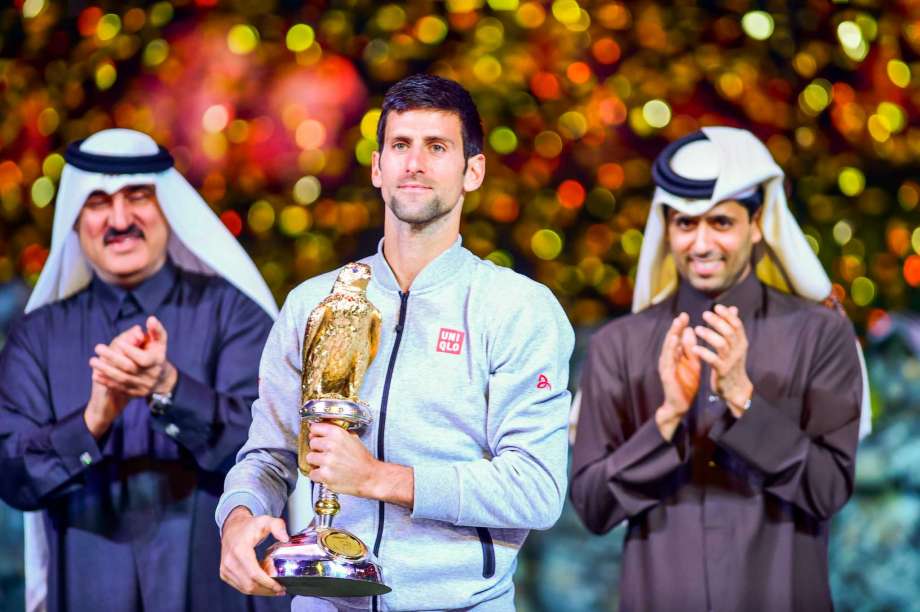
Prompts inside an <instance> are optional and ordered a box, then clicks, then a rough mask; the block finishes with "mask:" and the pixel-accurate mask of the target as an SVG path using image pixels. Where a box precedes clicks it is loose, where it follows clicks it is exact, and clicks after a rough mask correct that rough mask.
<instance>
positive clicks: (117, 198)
mask: <svg viewBox="0 0 920 612" xmlns="http://www.w3.org/2000/svg"><path fill="white" fill-rule="evenodd" d="M74 229H76V231H77V234H78V235H79V237H80V248H81V249H82V250H83V254H84V255H86V257H87V259H89V262H90V264H91V265H92V266H93V269H94V270H95V271H96V274H98V275H99V277H100V278H101V279H102V280H104V281H105V282H107V283H111V284H114V285H120V286H123V287H132V286H134V285H137V284H138V283H140V282H141V281H143V280H144V279H145V278H147V277H149V276H151V275H152V274H153V273H154V272H156V271H157V270H159V269H160V267H161V266H162V265H163V263H164V262H165V261H166V243H167V241H168V239H169V225H168V224H167V223H166V219H165V218H164V217H163V213H162V211H161V210H160V205H159V203H158V202H157V198H156V192H155V191H154V188H153V186H152V185H131V186H128V187H124V188H123V189H121V190H120V191H118V192H116V193H114V194H112V195H109V194H107V193H104V192H102V191H94V192H93V193H91V194H90V195H89V197H88V198H86V202H85V203H84V204H83V209H82V210H81V211H80V216H79V217H77V222H76V225H75V227H74Z"/></svg>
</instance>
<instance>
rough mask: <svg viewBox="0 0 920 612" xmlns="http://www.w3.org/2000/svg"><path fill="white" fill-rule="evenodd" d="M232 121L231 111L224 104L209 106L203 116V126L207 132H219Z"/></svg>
mask: <svg viewBox="0 0 920 612" xmlns="http://www.w3.org/2000/svg"><path fill="white" fill-rule="evenodd" d="M229 122H230V113H229V112H228V111H227V107H226V106H224V105H223V104H214V105H213V106H209V107H208V109H207V110H206V111H204V114H203V115H202V116H201V127H203V128H204V130H205V131H206V132H219V131H221V130H223V129H224V128H225V127H227V124H228V123H229Z"/></svg>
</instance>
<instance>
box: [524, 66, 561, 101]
mask: <svg viewBox="0 0 920 612" xmlns="http://www.w3.org/2000/svg"><path fill="white" fill-rule="evenodd" d="M530 89H531V90H533V92H534V93H535V94H536V95H537V97H538V98H542V99H543V100H555V99H556V98H558V97H559V79H557V78H556V76H555V75H553V74H550V73H549V72H538V73H537V74H535V75H533V78H532V79H530Z"/></svg>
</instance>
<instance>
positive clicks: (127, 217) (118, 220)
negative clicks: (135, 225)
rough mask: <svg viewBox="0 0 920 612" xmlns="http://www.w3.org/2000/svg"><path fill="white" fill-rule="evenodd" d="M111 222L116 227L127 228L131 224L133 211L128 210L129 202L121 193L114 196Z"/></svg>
mask: <svg viewBox="0 0 920 612" xmlns="http://www.w3.org/2000/svg"><path fill="white" fill-rule="evenodd" d="M109 223H110V224H111V226H112V227H114V228H115V229H125V228H127V227H128V226H129V225H130V224H131V213H130V211H129V210H128V205H127V202H125V199H124V197H122V196H121V194H116V195H115V196H114V197H113V198H112V208H111V214H110V216H109Z"/></svg>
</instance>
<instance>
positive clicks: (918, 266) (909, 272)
mask: <svg viewBox="0 0 920 612" xmlns="http://www.w3.org/2000/svg"><path fill="white" fill-rule="evenodd" d="M904 280H906V281H907V284H908V285H910V286H911V287H917V286H918V285H920V255H911V256H910V257H908V258H907V259H906V260H904Z"/></svg>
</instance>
